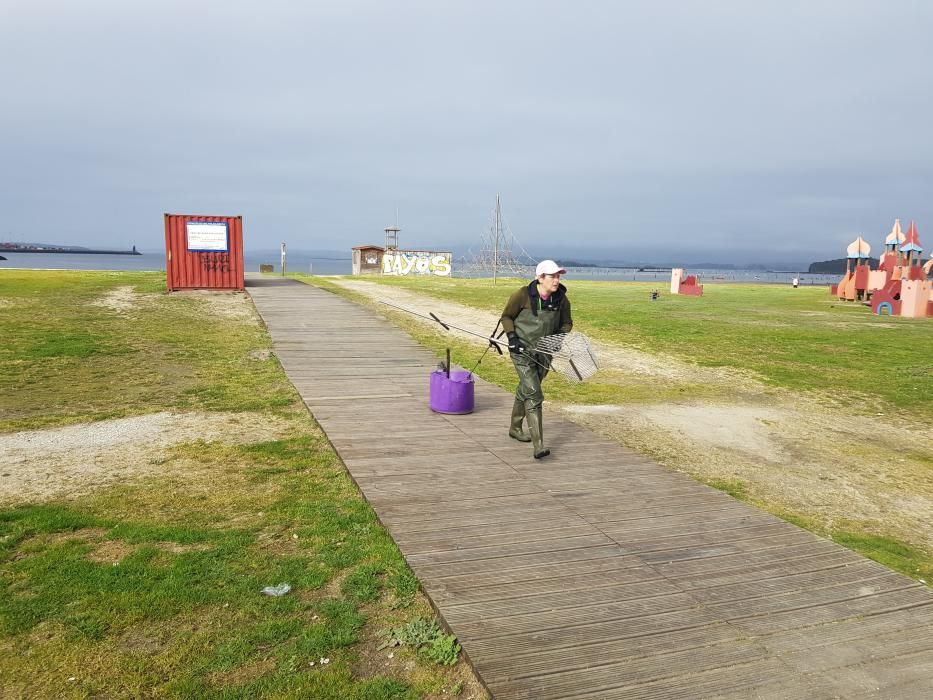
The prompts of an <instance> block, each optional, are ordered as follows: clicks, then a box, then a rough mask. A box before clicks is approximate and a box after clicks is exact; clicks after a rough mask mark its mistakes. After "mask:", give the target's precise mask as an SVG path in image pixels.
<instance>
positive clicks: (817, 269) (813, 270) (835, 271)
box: [807, 258, 878, 275]
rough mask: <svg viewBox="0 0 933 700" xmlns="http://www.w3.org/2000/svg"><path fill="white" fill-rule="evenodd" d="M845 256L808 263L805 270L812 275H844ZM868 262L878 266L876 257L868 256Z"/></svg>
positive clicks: (875, 267)
mask: <svg viewBox="0 0 933 700" xmlns="http://www.w3.org/2000/svg"><path fill="white" fill-rule="evenodd" d="M846 262H847V260H846V258H836V259H835V260H824V261H823V262H815V263H810V269H809V270H807V272H809V273H810V274H813V275H844V274H845V272H846ZM868 264H869V265H870V266H871V268H872V269H873V270H874V269H877V268H878V259H877V258H869V259H868Z"/></svg>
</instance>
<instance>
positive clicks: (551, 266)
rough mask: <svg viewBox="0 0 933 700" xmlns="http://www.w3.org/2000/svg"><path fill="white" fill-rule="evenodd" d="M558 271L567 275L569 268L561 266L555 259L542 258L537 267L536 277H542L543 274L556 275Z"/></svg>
mask: <svg viewBox="0 0 933 700" xmlns="http://www.w3.org/2000/svg"><path fill="white" fill-rule="evenodd" d="M557 273H560V274H562V275H566V274H567V270H565V269H564V268H562V267H560V266H559V265H558V264H557V263H556V262H554V261H553V260H542V261H541V262H539V263H538V266H537V267H536V268H535V277H540V276H541V275H556V274H557Z"/></svg>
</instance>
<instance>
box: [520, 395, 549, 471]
mask: <svg viewBox="0 0 933 700" xmlns="http://www.w3.org/2000/svg"><path fill="white" fill-rule="evenodd" d="M525 417H526V418H527V419H528V432H529V433H531V442H532V447H533V448H534V454H535V459H541V458H542V457H547V456H548V455H549V454H551V451H550V450H549V449H548V448H546V447H545V446H544V424H543V422H542V420H541V407H540V406H538V407H537V408H533V409H531V410H530V411H528V413H526V414H525Z"/></svg>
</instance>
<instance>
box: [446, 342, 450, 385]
mask: <svg viewBox="0 0 933 700" xmlns="http://www.w3.org/2000/svg"><path fill="white" fill-rule="evenodd" d="M447 378H448V379H450V348H447Z"/></svg>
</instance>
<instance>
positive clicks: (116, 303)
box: [91, 287, 140, 314]
mask: <svg viewBox="0 0 933 700" xmlns="http://www.w3.org/2000/svg"><path fill="white" fill-rule="evenodd" d="M138 296H140V295H137V294H136V289H135V288H133V287H117V288H116V289H112V290H110V291H109V292H107V293H106V294H104V295H103V296H102V297H100V298H99V299H95V300H94V301H92V302H91V304H92V305H93V306H100V307H103V308H105V309H110V310H111V311H115V312H116V313H118V314H122V313H126V312H127V311H131V310H132V309H134V308H135V307H136V304H137V303H138V299H137V297H138Z"/></svg>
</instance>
